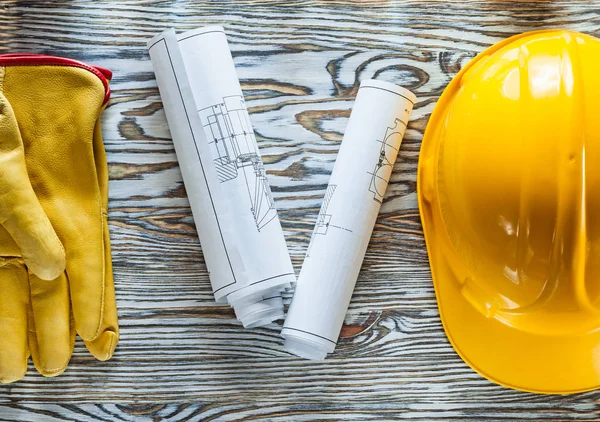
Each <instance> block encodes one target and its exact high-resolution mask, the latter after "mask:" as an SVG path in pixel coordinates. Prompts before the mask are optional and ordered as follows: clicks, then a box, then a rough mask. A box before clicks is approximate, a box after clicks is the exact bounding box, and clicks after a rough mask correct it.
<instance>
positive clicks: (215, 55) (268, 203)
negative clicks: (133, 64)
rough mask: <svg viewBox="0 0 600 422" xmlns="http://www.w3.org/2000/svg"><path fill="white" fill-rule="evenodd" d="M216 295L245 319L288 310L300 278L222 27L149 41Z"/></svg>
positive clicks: (265, 318) (252, 321) (254, 321)
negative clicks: (285, 298) (286, 302)
mask: <svg viewBox="0 0 600 422" xmlns="http://www.w3.org/2000/svg"><path fill="white" fill-rule="evenodd" d="M148 51H149V53H150V59H151V60H152V66H153V67H154V72H155V74H156V81H157V84H158V88H159V91H160V96H161V98H162V101H163V105H164V110H165V114H166V116H167V121H168V123H169V129H170V131H171V135H172V137H173V143H174V145H175V151H176V153H177V159H178V161H179V164H180V167H181V172H182V175H183V181H184V184H185V187H186V191H187V193H188V197H189V200H190V205H191V208H192V213H193V215H194V221H195V223H196V229H197V230H198V235H199V237H200V244H201V246H202V251H203V253H204V258H205V261H206V266H207V268H208V271H209V275H210V281H211V284H212V288H213V292H214V294H215V299H216V300H217V302H228V303H229V304H230V305H231V306H232V307H233V308H234V310H235V313H236V316H237V318H238V319H239V320H240V321H241V322H242V324H243V325H244V326H246V327H251V326H260V325H265V324H268V323H270V322H272V321H274V320H276V319H280V318H282V317H283V302H282V299H281V292H282V291H283V290H285V289H287V288H289V287H290V283H291V282H294V281H295V275H294V269H293V267H292V263H291V260H290V256H289V253H288V250H287V247H286V243H285V239H284V237H283V231H282V229H281V224H280V222H279V217H278V215H277V210H276V208H275V204H274V201H273V197H272V195H271V189H270V186H269V183H268V180H267V176H266V172H265V168H264V166H263V162H262V159H261V156H260V153H259V150H258V146H257V143H256V138H255V136H254V130H253V128H252V124H251V122H250V117H249V115H248V110H247V108H246V103H245V101H244V97H243V95H242V90H241V87H240V83H239V80H238V78H237V76H236V72H235V67H234V64H233V59H232V57H231V52H230V50H229V46H228V44H227V39H226V37H225V33H224V30H223V28H222V27H207V28H202V29H198V30H194V31H190V32H186V33H184V34H181V35H179V36H177V35H176V34H175V31H173V30H168V31H165V32H163V33H161V34H159V35H157V36H156V37H154V38H153V39H152V40H150V42H149V43H148Z"/></svg>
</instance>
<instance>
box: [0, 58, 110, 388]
mask: <svg viewBox="0 0 600 422" xmlns="http://www.w3.org/2000/svg"><path fill="white" fill-rule="evenodd" d="M110 76H111V74H110V71H108V70H105V69H102V68H98V67H93V66H89V65H86V64H84V63H80V62H77V61H74V60H69V59H61V58H57V57H50V56H41V55H19V54H14V55H3V56H1V55H0V224H1V226H0V382H3V383H8V382H13V381H16V380H19V379H21V378H22V377H23V376H24V375H25V372H26V371H27V361H28V358H29V355H31V356H32V358H33V362H34V364H35V367H36V368H37V370H38V371H39V372H40V373H42V374H43V375H45V376H55V375H59V374H61V373H62V372H63V371H64V370H65V368H66V367H67V364H68V362H69V360H70V357H71V354H72V352H73V345H74V342H75V333H76V332H77V333H78V334H79V335H80V336H81V338H83V340H84V342H85V344H86V347H87V348H88V350H89V351H90V352H91V353H92V354H93V355H94V356H95V357H96V358H98V359H100V360H106V359H109V358H110V357H111V356H112V354H113V352H114V349H115V346H116V344H117V341H118V338H119V329H118V324H117V310H116V304H115V292H114V285H113V275H112V263H111V253H110V241H109V234H108V225H107V203H108V169H107V163H106V155H105V151H104V145H103V143H102V137H101V133H100V120H99V118H100V114H101V113H102V111H103V110H104V107H105V106H106V102H107V100H108V97H109V88H108V79H110Z"/></svg>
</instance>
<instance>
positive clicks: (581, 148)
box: [417, 30, 600, 394]
mask: <svg viewBox="0 0 600 422" xmlns="http://www.w3.org/2000/svg"><path fill="white" fill-rule="evenodd" d="M599 72H600V41H599V40H598V39H596V38H594V37H591V36H588V35H584V34H581V33H577V32H571V31H563V30H551V31H535V32H529V33H525V34H521V35H517V36H514V37H511V38H509V39H507V40H505V41H502V42H500V43H498V44H496V45H494V46H492V47H490V48H489V49H487V50H485V51H484V52H483V53H481V54H479V55H478V56H477V57H475V58H474V59H473V60H472V61H471V62H470V63H468V64H467V65H466V66H465V67H464V68H463V69H462V70H461V71H460V72H459V73H458V75H456V77H455V78H454V79H453V80H452V82H451V83H450V84H449V85H448V87H447V88H446V89H445V91H444V93H443V94H442V96H441V98H440V100H439V101H438V103H437V105H436V107H435V109H434V111H433V114H432V115H431V118H430V120H429V124H428V126H427V129H426V131H425V135H424V138H423V143H422V146H421V156H420V159H419V169H418V177H417V179H418V182H417V183H418V187H417V190H418V197H419V209H420V213H421V220H422V223H423V230H424V233H425V239H426V243H427V249H428V253H429V260H430V266H431V272H432V277H433V282H434V287H435V292H436V297H437V301H438V307H439V311H440V316H441V319H442V323H443V325H444V329H445V331H446V334H447V336H448V339H449V340H450V342H451V343H452V345H453V347H454V349H455V350H456V352H457V353H458V354H459V355H460V356H461V357H462V358H463V360H464V361H465V362H466V363H467V364H469V365H470V366H471V367H472V368H473V369H474V370H476V371H477V372H478V373H480V374H481V375H483V376H485V377H486V378H488V379H490V380H491V381H494V382H496V383H498V384H501V385H504V386H507V387H511V388H515V389H519V390H524V391H531V392H540V393H560V394H565V393H575V392H581V391H587V390H592V389H596V388H598V387H599V386H600V166H599V165H598V164H600V73H599Z"/></svg>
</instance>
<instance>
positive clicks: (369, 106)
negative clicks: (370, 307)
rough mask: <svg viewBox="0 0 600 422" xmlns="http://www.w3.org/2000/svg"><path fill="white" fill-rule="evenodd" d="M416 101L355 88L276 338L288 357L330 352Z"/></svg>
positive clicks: (375, 88)
mask: <svg viewBox="0 0 600 422" xmlns="http://www.w3.org/2000/svg"><path fill="white" fill-rule="evenodd" d="M414 101H415V95H414V94H413V93H411V92H410V91H408V90H406V89H404V88H401V87H399V86H396V85H393V84H390V83H386V82H380V81H375V80H368V81H364V82H362V83H361V85H360V89H359V91H358V95H357V97H356V101H355V103H354V108H353V110H352V113H351V115H350V120H349V122H348V127H347V128H346V133H345V134H344V139H343V140H342V145H341V147H340V151H339V154H338V158H337V160H336V163H335V166H334V169H333V172H332V174H331V178H330V180H329V185H328V186H327V191H326V192H325V198H324V199H323V204H322V206H321V211H320V212H319V215H318V217H317V223H316V225H315V228H314V231H313V234H312V237H311V240H310V244H309V247H308V252H307V253H306V257H305V259H304V264H303V265H302V270H301V272H300V276H299V278H298V284H297V286H296V291H295V293H294V297H293V299H292V303H291V305H290V308H289V310H288V315H287V317H286V320H285V323H284V326H283V330H282V332H281V335H282V336H283V337H284V338H285V348H286V350H287V351H289V352H290V353H293V354H296V355H298V356H301V357H304V358H308V359H324V358H325V357H326V356H327V354H328V353H332V352H333V350H334V348H335V346H336V343H337V339H338V336H339V334H340V331H341V328H342V324H343V322H344V317H345V315H346V311H347V310H348V306H349V304H350V298H351V297H352V292H353V290H354V285H355V284H356V279H357V278H358V273H359V271H360V267H361V265H362V261H363V258H364V256H365V252H366V250H367V246H368V244H369V239H370V238H371V233H372V231H373V227H374V225H375V221H376V219H377V214H378V213H379V208H380V207H381V202H382V201H383V197H384V195H385V190H386V188H387V185H388V182H389V180H390V176H391V174H392V169H393V167H394V163H395V161H396V156H397V155H398V150H399V149H400V143H401V142H402V137H403V136H404V131H405V130H406V124H407V123H408V119H409V117H410V113H411V111H412V108H413V105H414Z"/></svg>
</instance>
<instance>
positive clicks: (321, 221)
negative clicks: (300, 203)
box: [315, 185, 337, 234]
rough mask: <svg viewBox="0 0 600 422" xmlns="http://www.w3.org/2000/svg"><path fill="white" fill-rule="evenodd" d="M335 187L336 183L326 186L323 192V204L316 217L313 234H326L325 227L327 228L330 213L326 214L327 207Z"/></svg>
mask: <svg viewBox="0 0 600 422" xmlns="http://www.w3.org/2000/svg"><path fill="white" fill-rule="evenodd" d="M336 187H337V185H329V186H327V192H325V198H323V205H321V210H320V211H319V216H318V217H317V224H315V234H327V229H329V223H330V222H331V214H327V207H328V206H329V202H330V201H331V197H332V196H333V193H334V192H335V188H336Z"/></svg>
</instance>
